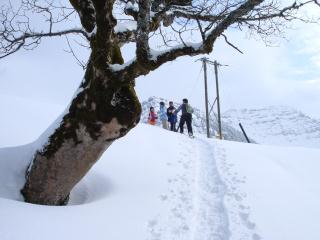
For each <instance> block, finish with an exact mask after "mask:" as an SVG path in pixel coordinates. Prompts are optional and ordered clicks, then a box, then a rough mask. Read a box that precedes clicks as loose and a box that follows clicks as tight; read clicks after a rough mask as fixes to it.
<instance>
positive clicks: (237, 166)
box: [0, 101, 320, 240]
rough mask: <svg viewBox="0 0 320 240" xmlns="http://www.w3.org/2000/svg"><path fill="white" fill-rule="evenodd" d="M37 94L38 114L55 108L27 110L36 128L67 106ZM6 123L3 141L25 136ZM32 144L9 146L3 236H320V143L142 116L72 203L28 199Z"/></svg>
mask: <svg viewBox="0 0 320 240" xmlns="http://www.w3.org/2000/svg"><path fill="white" fill-rule="evenodd" d="M16 103H19V101H16ZM25 103H26V105H28V104H30V103H31V102H28V101H25ZM33 104H34V105H33V109H31V108H30V107H29V108H28V109H29V110H30V114H31V113H32V111H35V110H37V111H39V110H40V109H41V110H42V114H43V115H46V116H51V117H47V118H45V119H41V118H25V119H24V121H22V122H21V125H22V126H19V127H20V128H23V127H24V128H26V129H27V128H28V129H32V130H36V129H38V128H39V126H40V125H39V123H40V122H41V121H43V122H44V123H43V124H45V123H46V124H47V125H50V121H53V120H54V119H55V118H56V117H57V116H58V115H59V112H55V110H54V109H53V108H51V107H50V106H49V105H47V106H48V107H47V108H42V106H43V105H42V104H38V105H37V104H36V103H33ZM2 105H5V103H1V106H2ZM16 105H18V104H16ZM26 107H27V106H26ZM7 110H8V109H7ZM61 110H62V109H61ZM50 112H51V113H50ZM19 114H21V116H20V119H21V118H22V117H23V114H25V112H23V111H22V112H21V113H19V112H16V113H14V114H13V115H12V116H15V117H18V116H19ZM4 115H6V114H4ZM0 124H1V125H0V126H1V129H3V128H7V129H8V130H7V131H4V132H3V133H2V134H1V138H3V139H1V140H2V142H1V145H0V147H2V146H8V145H11V144H12V143H14V141H16V143H17V144H21V142H23V141H21V140H19V138H20V136H19V135H15V136H11V137H10V134H11V131H10V129H11V130H12V129H14V128H15V126H14V125H13V124H12V123H10V122H6V121H3V120H0ZM38 135H39V131H34V136H33V137H34V139H36V138H37V137H38ZM30 136H31V134H30ZM7 138H8V139H9V140H10V144H6V143H5V141H6V139H7ZM32 154H33V149H32V145H31V144H29V145H24V146H19V147H2V148H0V212H1V214H0V239H1V240H20V239H21V240H29V239H30V240H38V239H39V240H40V239H41V240H43V239H46V240H56V239H77V240H82V239H95V240H100V239H101V240H102V239H103V240H105V239H112V240H126V239H132V240H138V239H139V240H141V239H145V240H146V239H147V240H168V239H170V240H175V239H177V240H178V239H179V240H194V239H196V240H206V239H207V240H240V239H246V240H247V239H249V240H259V239H270V240H285V239H290V240H301V239H308V240H318V239H320V232H319V231H318V223H319V220H320V219H319V218H320V206H319V204H318V202H319V200H320V186H319V184H318V182H319V174H318V169H319V168H320V162H319V157H320V150H318V149H312V148H298V147H275V146H263V145H257V144H245V143H236V142H231V141H218V140H215V139H206V138H204V137H203V136H202V135H201V134H198V135H196V137H195V138H194V139H190V138H189V137H187V136H185V135H181V134H178V133H174V132H170V131H166V130H163V129H161V128H158V127H154V126H150V125H146V124H139V125H138V126H137V127H136V128H135V129H133V130H132V131H130V132H129V134H128V135H127V136H126V137H124V138H122V139H120V140H118V141H116V142H115V143H114V144H113V145H112V146H111V147H110V148H109V149H108V150H107V151H106V153H105V154H104V155H103V156H102V158H101V159H100V160H99V161H98V163H97V164H96V165H95V166H94V167H93V168H92V170H91V171H90V172H89V174H87V176H85V178H84V179H83V180H82V181H81V182H80V183H79V184H78V185H77V186H76V188H75V189H74V190H73V191H72V193H71V201H70V204H69V205H68V206H64V207H51V206H40V205H33V204H27V203H24V202H22V201H21V196H20V194H19V190H20V189H21V187H22V185H23V183H24V172H25V169H26V168H27V165H28V163H29V161H30V157H31V156H32Z"/></svg>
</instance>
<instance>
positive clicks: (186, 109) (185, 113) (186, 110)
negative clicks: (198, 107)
mask: <svg viewBox="0 0 320 240" xmlns="http://www.w3.org/2000/svg"><path fill="white" fill-rule="evenodd" d="M180 110H181V112H182V114H181V118H180V123H179V128H180V133H183V127H184V124H185V123H187V129H188V134H189V136H190V137H192V136H193V131H192V113H193V108H192V107H191V106H190V104H189V103H188V99H186V98H184V99H183V100H182V104H181V105H180V107H178V109H177V110H175V111H174V114H177V113H178V112H179V111H180Z"/></svg>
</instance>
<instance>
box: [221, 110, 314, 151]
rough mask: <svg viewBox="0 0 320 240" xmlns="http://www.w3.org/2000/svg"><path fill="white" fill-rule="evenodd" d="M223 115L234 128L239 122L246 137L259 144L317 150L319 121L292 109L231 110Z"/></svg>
mask: <svg viewBox="0 0 320 240" xmlns="http://www.w3.org/2000/svg"><path fill="white" fill-rule="evenodd" d="M222 116H223V120H224V121H225V122H226V123H227V124H229V125H231V126H233V127H234V128H237V127H238V124H239V122H241V123H242V125H243V127H244V129H245V130H246V132H247V135H248V136H249V137H251V138H253V139H254V140H255V141H256V142H258V143H261V144H270V145H281V146H300V147H312V148H319V147H320V120H319V119H313V118H311V117H309V116H307V115H305V114H304V113H302V112H300V111H298V110H296V109H293V108H291V107H286V106H270V107H266V108H260V109H241V110H235V109H233V110H229V111H226V112H225V113H223V114H222Z"/></svg>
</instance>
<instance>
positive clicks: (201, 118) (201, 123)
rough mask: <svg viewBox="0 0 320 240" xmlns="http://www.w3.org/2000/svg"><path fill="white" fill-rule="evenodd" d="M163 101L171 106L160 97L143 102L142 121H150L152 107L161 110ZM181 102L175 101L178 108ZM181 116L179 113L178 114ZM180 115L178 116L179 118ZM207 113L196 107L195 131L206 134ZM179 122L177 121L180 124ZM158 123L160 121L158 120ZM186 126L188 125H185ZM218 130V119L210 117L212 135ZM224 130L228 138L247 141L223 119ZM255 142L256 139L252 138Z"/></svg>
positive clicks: (193, 121)
mask: <svg viewBox="0 0 320 240" xmlns="http://www.w3.org/2000/svg"><path fill="white" fill-rule="evenodd" d="M161 101H163V102H164V103H165V105H166V107H168V106H169V100H167V99H164V98H159V97H150V98H149V99H148V100H146V101H143V102H142V116H141V122H143V123H147V122H148V114H149V109H150V107H151V106H152V107H154V108H155V110H156V112H157V111H158V110H159V106H160V102H161ZM179 105H180V104H179V103H174V106H175V107H176V108H178V107H179ZM178 116H179V114H178ZM179 118H180V117H178V119H179ZM205 119H206V118H205V114H204V113H203V112H202V111H200V110H199V109H197V108H194V113H193V115H192V126H193V130H194V132H195V133H199V134H203V135H206V132H207V131H206V122H205V121H206V120H205ZM178 124H179V122H178V123H177V126H178ZM158 125H160V123H159V122H158ZM185 127H186V126H185ZM217 132H218V124H217V121H216V119H214V118H211V119H210V133H211V136H215V135H216V134H217ZM222 132H223V138H224V139H226V140H231V141H237V142H247V141H246V139H245V137H244V135H243V134H242V133H241V132H240V131H239V130H237V129H235V128H234V127H232V126H231V125H229V124H227V123H226V122H224V121H222ZM252 142H254V140H252Z"/></svg>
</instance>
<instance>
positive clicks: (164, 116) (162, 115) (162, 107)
mask: <svg viewBox="0 0 320 240" xmlns="http://www.w3.org/2000/svg"><path fill="white" fill-rule="evenodd" d="M158 116H159V119H160V121H161V123H162V127H163V128H164V129H168V116H167V113H166V110H165V105H164V102H160V110H159V111H158Z"/></svg>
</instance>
